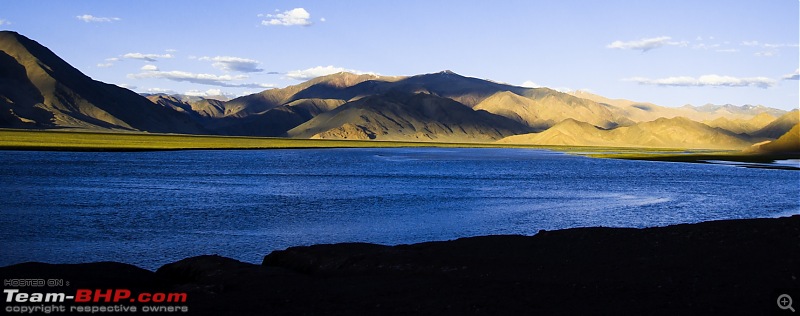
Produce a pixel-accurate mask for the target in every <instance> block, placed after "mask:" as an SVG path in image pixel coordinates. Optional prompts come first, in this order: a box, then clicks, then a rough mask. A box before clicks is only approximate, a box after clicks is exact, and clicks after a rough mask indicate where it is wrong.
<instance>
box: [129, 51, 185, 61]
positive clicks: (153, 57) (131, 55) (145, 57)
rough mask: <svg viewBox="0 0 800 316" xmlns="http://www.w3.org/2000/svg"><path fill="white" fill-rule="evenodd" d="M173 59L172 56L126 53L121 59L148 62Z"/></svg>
mask: <svg viewBox="0 0 800 316" xmlns="http://www.w3.org/2000/svg"><path fill="white" fill-rule="evenodd" d="M173 57H174V56H172V55H170V54H163V55H159V54H142V53H127V54H125V55H122V58H128V59H139V60H145V61H150V62H154V61H158V59H159V58H173Z"/></svg>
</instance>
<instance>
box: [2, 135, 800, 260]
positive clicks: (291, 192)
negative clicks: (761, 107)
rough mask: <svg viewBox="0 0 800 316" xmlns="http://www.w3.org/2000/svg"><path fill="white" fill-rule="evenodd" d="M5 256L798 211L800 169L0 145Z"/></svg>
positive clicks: (517, 155) (468, 155) (488, 153)
mask: <svg viewBox="0 0 800 316" xmlns="http://www.w3.org/2000/svg"><path fill="white" fill-rule="evenodd" d="M0 158H2V162H3V163H2V164H0V189H2V192H3V194H2V195H0V235H2V236H1V237H2V238H0V249H2V253H0V266H4V265H9V264H14V263H20V262H25V261H43V262H50V263H78V262H90V261H119V262H125V263H130V264H134V265H137V266H140V267H143V268H147V269H156V268H158V267H159V266H161V265H163V264H166V263H170V262H174V261H176V260H179V259H183V258H186V257H191V256H197V255H202V254H219V255H223V256H227V257H232V258H236V259H239V260H242V261H247V262H253V263H260V262H261V259H262V258H263V256H264V255H266V254H268V253H269V252H270V251H273V250H278V249H284V248H287V247H290V246H297V245H309V244H317V243H337V242H372V243H381V244H405V243H416V242H423V241H433V240H449V239H454V238H459V237H467V236H477V235H488V234H524V235H533V234H536V233H537V232H538V231H539V230H541V229H546V230H553V229H560V228H570V227H584V226H611V227H651V226H663V225H669V224H677V223H694V222H700V221H707V220H716V219H736V218H756V217H778V216H788V215H792V214H800V199H799V197H800V172H797V171H787V170H768V169H748V168H739V167H731V166H724V165H711V164H688V163H669V162H650V161H629V160H612V159H592V158H586V157H578V156H571V155H566V154H562V153H556V152H550V151H544V150H527V149H436V148H427V149H418V148H414V149H381V148H376V149H300V150H248V151H213V150H210V151H166V152H130V153H96V152H95V153H80V152H25V151H2V152H0Z"/></svg>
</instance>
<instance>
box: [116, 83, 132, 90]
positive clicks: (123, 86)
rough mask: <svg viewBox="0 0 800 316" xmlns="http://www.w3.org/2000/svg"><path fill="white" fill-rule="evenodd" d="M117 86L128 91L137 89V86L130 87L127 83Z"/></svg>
mask: <svg viewBox="0 0 800 316" xmlns="http://www.w3.org/2000/svg"><path fill="white" fill-rule="evenodd" d="M117 86H118V87H122V88H125V89H128V90H133V89H136V88H137V87H136V86H132V85H129V84H127V83H121V84H118V85H117Z"/></svg>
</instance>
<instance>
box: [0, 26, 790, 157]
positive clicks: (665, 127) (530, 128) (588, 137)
mask: <svg viewBox="0 0 800 316" xmlns="http://www.w3.org/2000/svg"><path fill="white" fill-rule="evenodd" d="M0 65H2V67H0V105H2V106H3V107H4V110H3V111H0V127H11V128H37V129H41V128H44V129H52V128H78V129H87V130H120V131H133V132H136V131H140V132H141V131H144V132H161V133H180V134H219V135H239V136H273V137H287V136H288V137H300V138H312V137H313V138H345V139H351V138H355V139H379V140H380V139H383V140H413V141H457V142H486V141H498V140H501V139H505V140H502V141H509V139H511V140H516V141H524V142H525V143H532V144H540V145H546V144H550V143H552V142H566V143H602V144H604V145H630V144H640V145H643V146H670V147H671V146H675V145H678V146H691V147H692V148H704V147H705V148H720V147H725V146H727V147H730V148H740V147H742V146H743V144H747V145H749V144H752V143H755V142H763V141H770V140H776V139H777V138H779V137H781V136H782V135H784V134H785V133H787V132H788V131H789V130H790V129H791V128H792V127H793V126H794V125H795V124H796V123H797V120H798V119H797V116H798V115H797V111H794V112H791V113H793V114H791V115H790V114H789V113H786V111H782V110H778V109H772V108H767V107H764V106H760V105H758V106H750V105H746V106H733V105H720V106H716V105H704V106H701V107H693V106H684V107H681V108H667V107H662V106H658V105H655V104H652V103H645V102H634V101H628V100H623V99H616V100H612V99H608V98H605V97H602V96H598V95H594V94H591V93H588V92H580V91H576V92H572V93H562V92H559V91H555V90H552V89H548V88H525V87H519V86H514V85H510V84H505V83H500V82H495V81H491V80H486V79H479V78H474V77H467V76H462V75H459V74H457V73H455V72H453V71H450V70H445V71H440V72H435V73H428V74H421V75H414V76H380V75H375V74H353V73H347V72H340V73H336V74H331V75H326V76H321V77H317V78H313V79H311V80H308V81H305V82H302V83H299V84H297V85H292V86H288V87H285V88H273V89H267V90H264V91H261V92H258V93H255V94H251V95H246V96H241V97H238V98H235V99H232V100H227V101H223V100H214V99H211V98H201V97H188V96H176V95H173V96H169V95H161V94H156V95H146V96H142V95H138V94H136V93H135V92H133V91H130V90H127V89H125V88H122V87H118V86H115V85H111V84H106V83H103V82H99V81H95V80H93V79H91V78H90V77H88V76H86V75H85V74H83V73H81V72H80V71H79V70H77V69H75V68H74V67H72V66H71V65H69V64H68V63H67V62H66V61H64V60H62V59H61V58H59V57H58V56H57V55H55V53H53V52H52V51H50V50H49V49H47V48H46V47H44V46H42V45H40V44H39V43H37V42H35V41H33V40H31V39H28V38H27V37H25V36H23V35H20V34H18V33H15V32H10V31H0ZM681 117H688V119H680V118H681ZM700 122H703V123H700ZM562 123H563V124H562ZM704 123H705V124H704ZM670 124H672V125H674V126H669V125H670ZM630 131H638V132H640V133H642V135H649V136H648V137H649V138H648V139H644V138H643V137H644V136H642V135H639V136H640V137H639V138H637V139H634V138H635V137H633V136H632V135H633V133H632V132H630ZM531 132H538V133H536V134H530V133H531ZM579 132H580V133H579ZM581 133H583V134H581ZM680 133H684V134H685V135H677V134H680ZM661 134H665V135H661ZM515 135H518V136H519V137H517V136H515ZM537 135H538V136H537ZM542 135H544V136H547V139H542V138H543V137H544V136H542ZM508 137H516V138H508Z"/></svg>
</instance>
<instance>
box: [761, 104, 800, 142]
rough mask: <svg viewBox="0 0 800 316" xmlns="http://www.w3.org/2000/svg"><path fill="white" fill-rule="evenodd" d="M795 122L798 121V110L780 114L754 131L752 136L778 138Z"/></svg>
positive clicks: (799, 116) (799, 120)
mask: <svg viewBox="0 0 800 316" xmlns="http://www.w3.org/2000/svg"><path fill="white" fill-rule="evenodd" d="M797 123H800V110H794V111H791V112H789V113H786V114H784V115H782V116H781V117H779V118H778V119H777V120H775V121H773V122H772V123H769V124H768V125H767V126H764V128H762V129H760V130H758V131H756V132H754V133H753V136H757V137H766V138H773V139H774V138H778V137H781V135H783V134H786V133H787V132H789V130H791V129H792V127H794V126H795V125H797Z"/></svg>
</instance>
